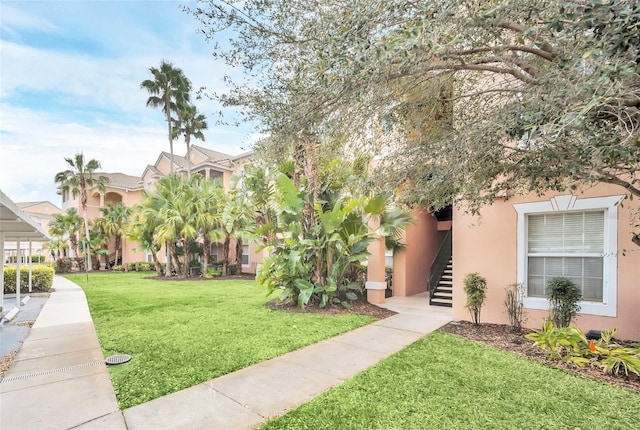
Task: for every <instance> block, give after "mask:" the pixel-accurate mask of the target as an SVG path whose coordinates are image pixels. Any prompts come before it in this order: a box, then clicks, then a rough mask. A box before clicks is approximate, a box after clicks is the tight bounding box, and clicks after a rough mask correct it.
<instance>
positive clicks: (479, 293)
mask: <svg viewBox="0 0 640 430" xmlns="http://www.w3.org/2000/svg"><path fill="white" fill-rule="evenodd" d="M462 282H463V283H464V292H465V293H466V295H467V302H466V304H465V306H466V308H467V309H468V310H469V313H470V314H471V319H472V320H473V323H474V324H475V325H478V324H480V309H481V308H482V304H483V303H484V299H485V297H486V294H487V293H486V291H485V290H486V289H487V280H486V279H485V278H483V277H482V276H480V275H479V274H478V273H475V272H474V273H469V274H468V275H467V276H465V277H464V280H463V281H462Z"/></svg>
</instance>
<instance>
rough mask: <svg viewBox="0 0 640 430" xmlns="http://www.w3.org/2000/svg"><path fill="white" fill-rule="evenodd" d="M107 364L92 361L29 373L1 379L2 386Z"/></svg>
mask: <svg viewBox="0 0 640 430" xmlns="http://www.w3.org/2000/svg"><path fill="white" fill-rule="evenodd" d="M100 364H105V361H92V362H90V363H82V364H74V365H73V366H68V367H61V368H60V369H53V370H46V371H44V372H37V373H29V374H26V375H18V376H10V377H8V378H2V379H0V384H2V383H4V382H13V381H22V380H23V379H30V378H37V377H39V376H47V375H53V374H54V373H63V372H69V371H71V370H76V369H84V368H85V367H92V366H98V365H100Z"/></svg>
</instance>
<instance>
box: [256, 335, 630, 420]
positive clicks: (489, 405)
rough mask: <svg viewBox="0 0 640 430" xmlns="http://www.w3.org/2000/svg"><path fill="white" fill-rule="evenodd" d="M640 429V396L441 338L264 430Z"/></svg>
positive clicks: (430, 337)
mask: <svg viewBox="0 0 640 430" xmlns="http://www.w3.org/2000/svg"><path fill="white" fill-rule="evenodd" d="M338 428H339V429H385V430H386V429H402V430H408V429H483V430H484V429H584V430H586V429H595V428H606V429H625V430H628V429H640V394H638V393H634V392H632V391H630V390H627V389H623V388H618V387H614V386H610V385H606V384H604V383H600V382H597V381H594V380H589V379H585V378H582V377H579V376H577V375H574V374H570V373H567V372H564V371H561V370H559V369H555V368H549V367H545V366H543V365H541V364H539V363H537V362H533V361H530V360H527V359H525V358H522V357H519V356H517V355H514V354H510V353H506V352H503V351H500V350H497V349H494V348H490V347H488V346H485V345H481V344H477V343H474V342H470V341H468V340H465V339H462V338H460V337H457V336H454V335H451V334H446V333H442V332H435V333H432V334H430V335H428V336H427V337H425V338H423V339H421V340H420V341H418V342H417V343H415V344H413V345H411V346H409V347H408V348H406V349H404V350H402V351H400V352H398V353H397V354H395V355H393V356H392V357H390V358H388V359H386V360H384V361H383V362H381V363H379V364H378V365H377V366H374V367H373V368H371V369H369V370H368V371H366V372H363V373H362V374H360V375H358V376H356V377H354V378H353V379H350V380H348V381H347V382H345V383H344V384H342V385H340V386H338V387H336V388H334V389H333V390H330V391H328V392H327V393H325V394H324V395H322V396H320V397H318V398H316V399H314V400H312V401H311V402H309V403H307V404H304V405H302V406H300V407H299V408H297V409H295V410H293V411H291V412H289V413H288V414H286V415H284V416H283V417H281V418H279V419H277V420H274V421H272V422H269V423H267V424H265V425H264V426H263V427H261V429H314V430H315V429H332V430H333V429H338Z"/></svg>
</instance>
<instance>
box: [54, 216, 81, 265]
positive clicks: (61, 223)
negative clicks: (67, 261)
mask: <svg viewBox="0 0 640 430" xmlns="http://www.w3.org/2000/svg"><path fill="white" fill-rule="evenodd" d="M81 228H82V218H81V217H80V215H79V214H78V211H77V210H76V208H69V209H67V211H66V212H65V213H62V214H54V215H53V220H52V221H51V222H50V223H49V233H51V234H52V235H53V236H59V237H64V236H67V237H68V239H69V242H71V249H73V252H74V253H75V256H76V257H78V256H79V255H80V254H79V252H78V232H79V231H80V229H81Z"/></svg>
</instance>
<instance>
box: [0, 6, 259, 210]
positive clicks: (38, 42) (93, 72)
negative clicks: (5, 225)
mask: <svg viewBox="0 0 640 430" xmlns="http://www.w3.org/2000/svg"><path fill="white" fill-rule="evenodd" d="M7 3H8V2H6V1H4V0H3V1H2V14H1V16H0V29H1V30H2V40H0V57H1V58H2V61H1V62H0V79H1V85H0V97H1V98H2V104H0V188H1V189H2V190H3V191H4V192H5V193H7V194H8V195H9V196H10V197H11V198H12V199H13V200H14V201H25V200H51V201H52V202H54V203H56V204H59V198H58V196H56V194H55V191H56V186H55V184H54V182H53V177H54V175H55V174H56V173H57V172H59V171H61V170H64V169H65V168H66V163H65V162H64V157H72V156H73V155H74V154H76V153H77V152H80V151H83V152H84V154H85V156H86V157H87V158H95V159H97V160H99V161H100V162H101V163H102V167H103V170H104V171H108V172H123V173H127V174H132V175H140V174H141V173H142V171H143V170H144V168H145V166H146V165H147V164H151V163H154V162H155V161H156V159H157V157H158V154H159V153H160V152H161V151H168V150H169V145H168V142H167V138H166V124H165V122H164V121H163V115H162V112H161V111H160V110H159V109H150V108H147V107H146V106H145V105H146V100H147V97H148V94H146V92H145V91H143V90H141V89H140V82H142V81H143V80H144V79H148V78H149V77H150V74H149V72H148V69H149V67H152V66H153V67H157V66H159V65H160V61H161V60H162V59H167V60H168V61H172V62H173V63H174V64H175V65H176V66H177V67H180V68H182V69H183V70H184V72H185V74H186V75H187V76H188V77H189V79H191V81H192V82H193V85H194V88H199V87H201V86H206V87H207V89H208V90H209V91H218V92H220V91H223V90H224V88H223V83H222V77H223V76H224V74H225V73H227V74H232V75H237V74H238V73H239V71H238V70H233V69H228V68H227V67H226V66H225V65H223V64H217V63H216V62H215V61H214V60H213V59H212V57H211V54H210V51H211V47H210V46H208V45H206V43H205V42H204V41H203V40H202V38H201V36H199V35H197V34H195V31H196V29H197V27H198V24H197V22H196V21H195V20H194V19H193V18H192V17H190V16H187V15H185V14H184V13H182V12H180V10H179V8H178V4H177V3H175V2H172V1H169V2H154V1H132V2H129V1H127V2H86V1H65V2H59V1H50V2H49V1H38V2H11V4H10V5H8V4H7ZM49 36H50V37H49ZM195 104H196V105H197V106H198V109H199V110H200V111H201V112H202V113H204V114H205V115H207V117H208V120H209V130H207V131H206V132H205V135H206V141H205V143H200V142H195V143H196V144H202V145H204V146H206V147H209V148H213V149H216V150H219V151H222V152H226V153H229V154H238V153H240V152H242V151H243V150H244V149H246V148H247V147H248V146H250V144H251V143H252V142H253V141H254V138H253V136H251V135H250V134H249V133H251V132H252V130H251V129H250V127H249V126H244V127H241V128H231V127H221V126H217V125H216V119H217V118H216V117H214V115H213V113H214V112H217V111H218V110H220V106H219V104H218V103H217V102H215V101H211V100H208V99H203V100H197V101H195ZM183 147H184V143H183V142H175V143H174V148H175V152H176V153H177V154H181V155H182V154H183V153H184V149H183Z"/></svg>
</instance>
